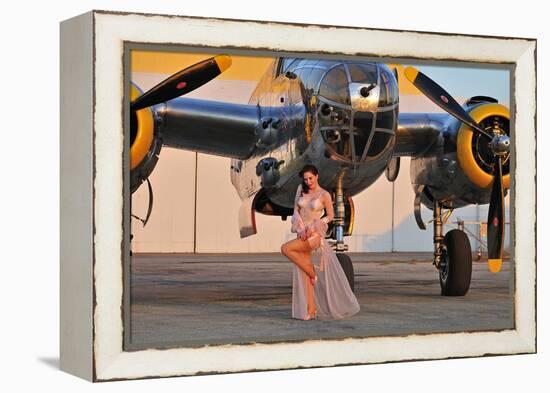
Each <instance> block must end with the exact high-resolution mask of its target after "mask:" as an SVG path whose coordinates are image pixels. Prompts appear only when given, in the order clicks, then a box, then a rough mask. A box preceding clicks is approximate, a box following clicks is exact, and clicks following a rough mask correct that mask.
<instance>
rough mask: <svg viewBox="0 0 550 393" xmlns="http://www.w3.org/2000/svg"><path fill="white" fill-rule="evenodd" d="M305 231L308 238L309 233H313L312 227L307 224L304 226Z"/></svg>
mask: <svg viewBox="0 0 550 393" xmlns="http://www.w3.org/2000/svg"><path fill="white" fill-rule="evenodd" d="M305 232H306V238H308V237H310V236H311V235H313V233H314V232H315V231H314V230H313V228H312V227H310V226H309V225H308V226H307V227H306V231H305Z"/></svg>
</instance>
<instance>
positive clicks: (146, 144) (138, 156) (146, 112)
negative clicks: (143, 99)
mask: <svg viewBox="0 0 550 393" xmlns="http://www.w3.org/2000/svg"><path fill="white" fill-rule="evenodd" d="M141 94H142V93H141V91H140V90H139V88H138V87H137V86H135V85H134V84H131V99H132V100H134V99H136V98H137V97H139V96H140V95H141ZM161 148H162V140H161V138H160V135H159V130H158V127H156V126H155V118H154V113H153V110H152V109H151V108H143V109H140V110H138V111H135V112H134V111H131V113H130V192H132V193H133V192H134V191H136V190H137V189H138V188H139V186H140V185H141V183H143V181H144V180H145V179H147V177H149V175H150V174H151V172H152V171H153V169H154V168H155V166H156V164H157V161H158V155H159V153H160V149H161Z"/></svg>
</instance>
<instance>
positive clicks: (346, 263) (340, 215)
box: [332, 181, 355, 291]
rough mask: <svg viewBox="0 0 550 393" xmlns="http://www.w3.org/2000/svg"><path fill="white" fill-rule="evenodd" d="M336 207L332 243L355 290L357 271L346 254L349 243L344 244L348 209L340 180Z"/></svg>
mask: <svg viewBox="0 0 550 393" xmlns="http://www.w3.org/2000/svg"><path fill="white" fill-rule="evenodd" d="M335 194H336V196H335V200H336V201H335V202H336V203H335V205H336V206H335V209H334V221H333V222H334V231H335V234H336V243H334V244H333V245H332V247H333V248H334V251H336V256H337V258H338V261H339V262H340V266H342V270H343V271H344V273H345V274H346V278H347V279H348V283H349V286H350V288H351V290H352V291H355V273H354V272H353V264H352V262H351V258H350V257H349V255H347V254H344V251H347V250H348V245H347V244H344V223H345V214H346V209H345V205H344V190H343V188H342V182H341V181H339V182H338V185H337V187H336V190H335Z"/></svg>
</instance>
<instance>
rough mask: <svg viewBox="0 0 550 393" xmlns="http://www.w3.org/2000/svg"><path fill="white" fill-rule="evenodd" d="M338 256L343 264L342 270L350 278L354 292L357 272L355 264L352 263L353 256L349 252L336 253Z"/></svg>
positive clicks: (349, 281) (341, 264)
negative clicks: (354, 267) (355, 271)
mask: <svg viewBox="0 0 550 393" xmlns="http://www.w3.org/2000/svg"><path fill="white" fill-rule="evenodd" d="M336 257H337V258H338V261H339V262H340V266H342V270H343V271H344V274H345V275H346V278H347V279H348V283H349V286H350V288H351V290H352V292H355V273H354V272H353V264H352V263H351V258H350V257H349V256H348V255H347V254H343V253H341V252H338V253H336Z"/></svg>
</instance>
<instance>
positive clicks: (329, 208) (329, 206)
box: [321, 191, 334, 224]
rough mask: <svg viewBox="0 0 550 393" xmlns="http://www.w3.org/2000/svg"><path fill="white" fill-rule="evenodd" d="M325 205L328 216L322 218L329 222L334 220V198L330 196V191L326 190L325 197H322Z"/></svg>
mask: <svg viewBox="0 0 550 393" xmlns="http://www.w3.org/2000/svg"><path fill="white" fill-rule="evenodd" d="M322 201H323V205H324V206H325V213H327V214H326V216H325V217H323V218H321V220H323V221H324V222H325V223H327V224H328V223H329V222H331V221H332V220H334V206H332V198H331V196H330V193H329V192H328V191H325V193H324V195H323V197H322Z"/></svg>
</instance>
